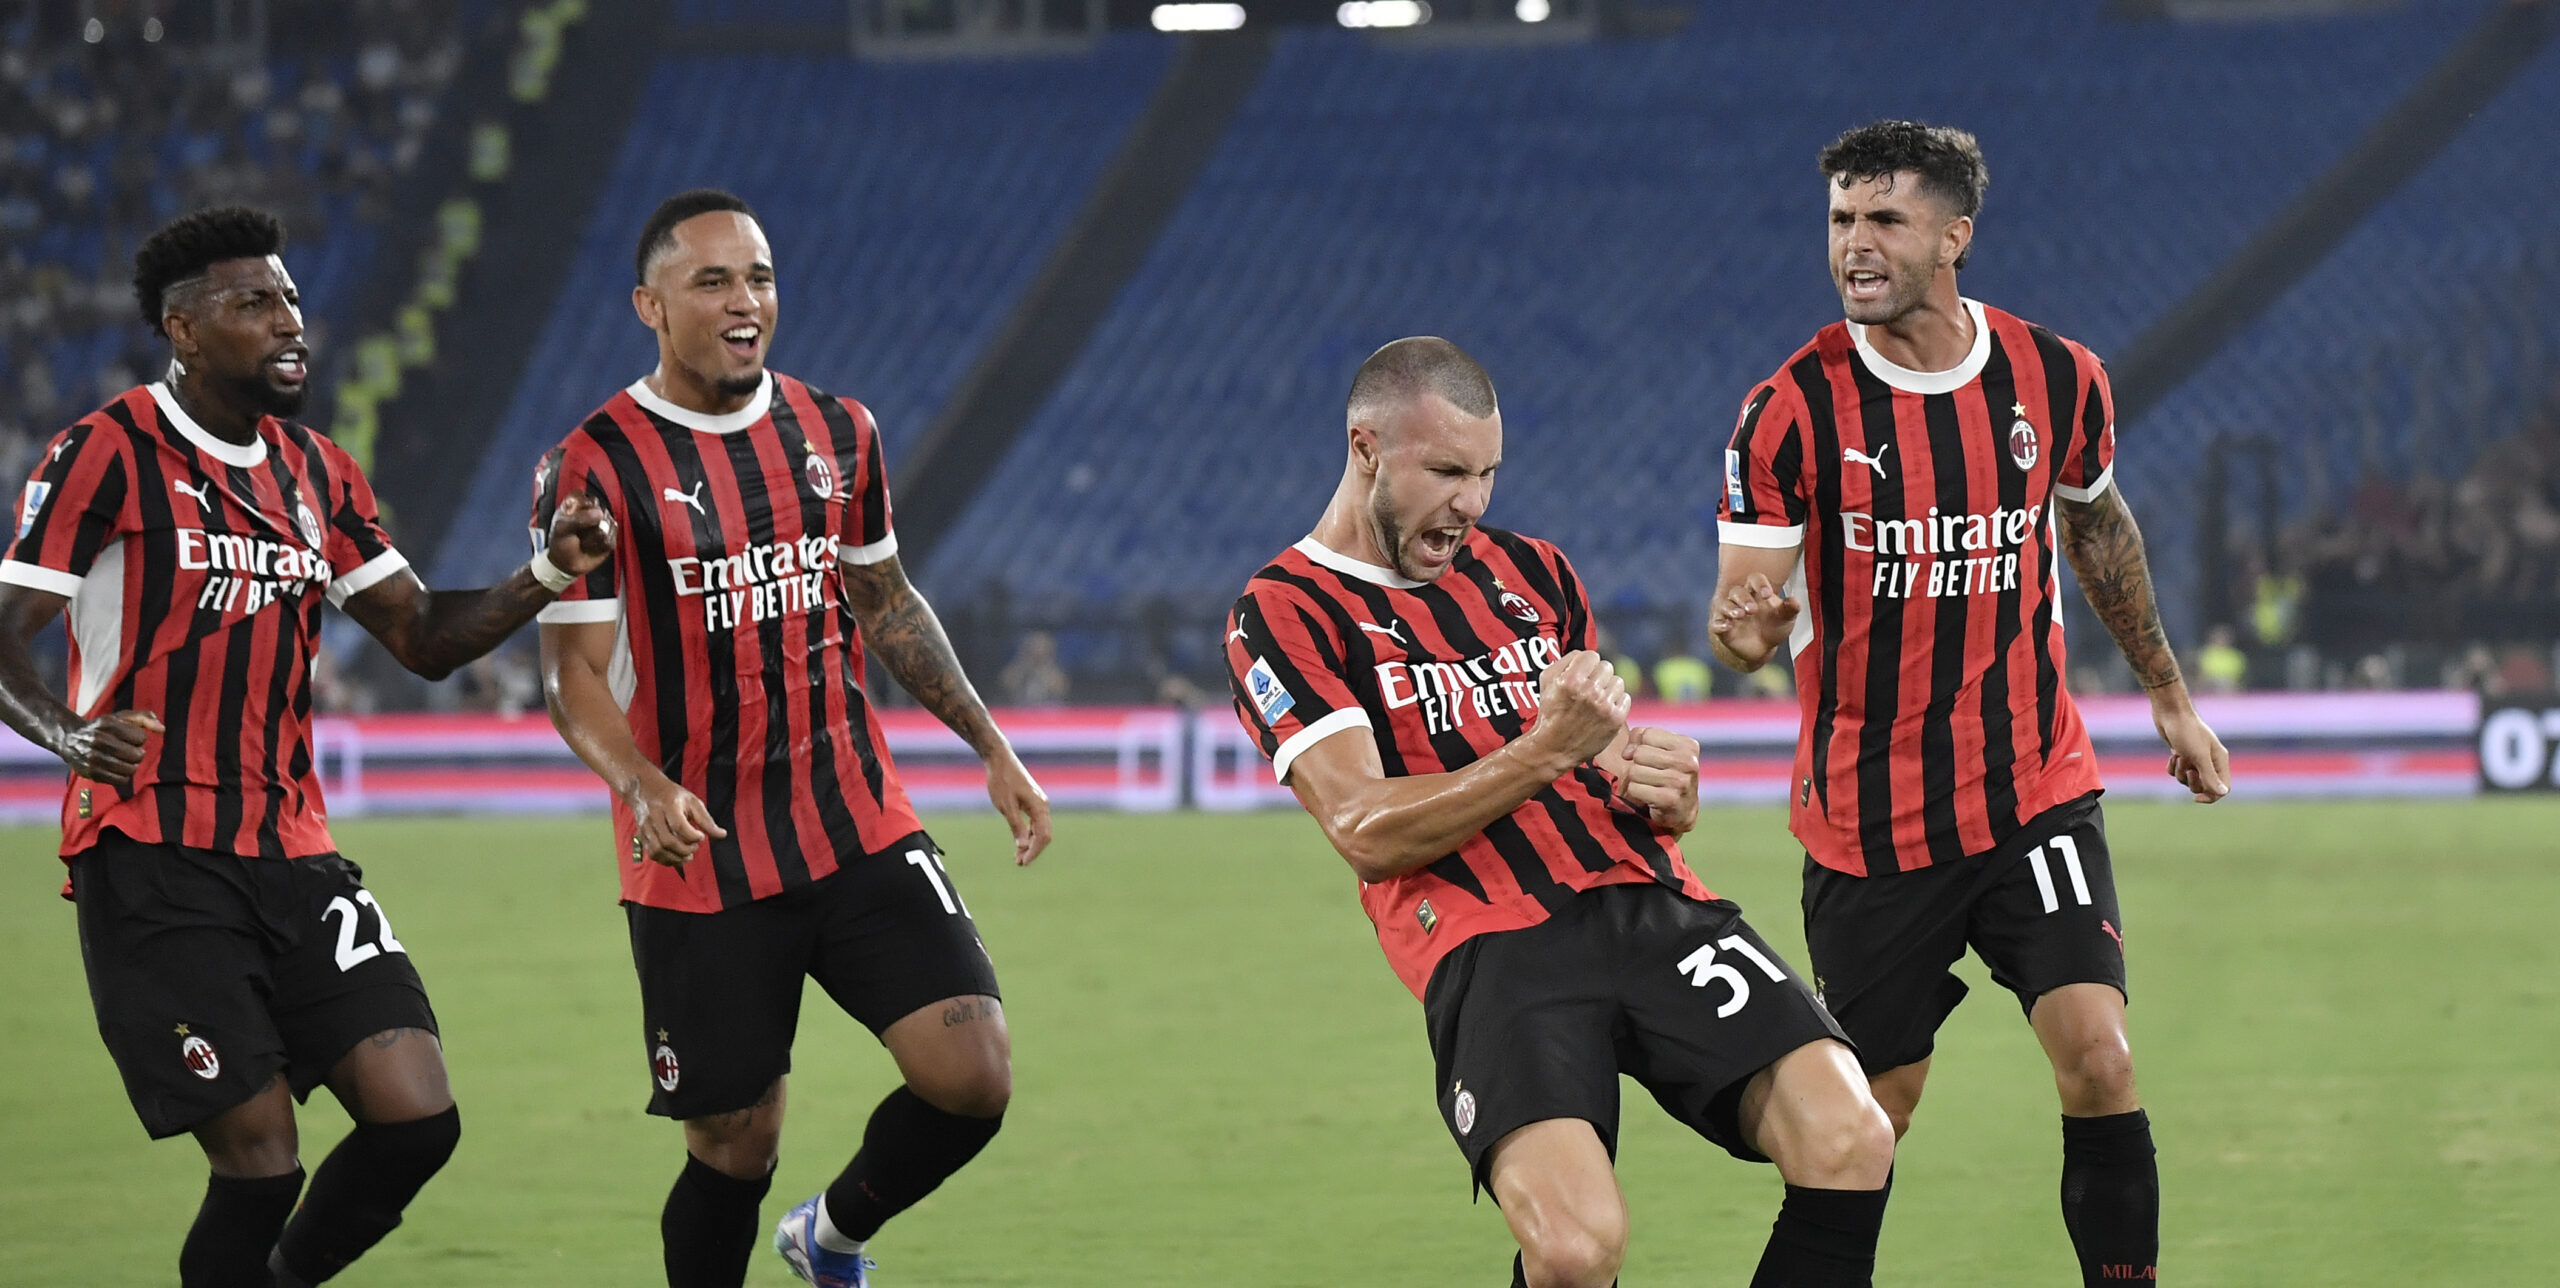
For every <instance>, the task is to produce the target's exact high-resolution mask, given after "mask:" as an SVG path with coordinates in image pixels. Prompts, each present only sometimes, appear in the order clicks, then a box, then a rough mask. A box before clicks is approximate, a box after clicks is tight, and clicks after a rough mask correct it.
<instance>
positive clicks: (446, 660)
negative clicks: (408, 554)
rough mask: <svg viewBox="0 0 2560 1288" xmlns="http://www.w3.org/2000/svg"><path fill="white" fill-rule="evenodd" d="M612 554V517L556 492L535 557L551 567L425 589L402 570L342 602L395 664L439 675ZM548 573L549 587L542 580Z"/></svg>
mask: <svg viewBox="0 0 2560 1288" xmlns="http://www.w3.org/2000/svg"><path fill="white" fill-rule="evenodd" d="M612 554H613V520H612V518H611V517H610V516H608V515H607V514H606V513H605V510H604V507H603V506H601V505H598V504H597V503H596V502H595V500H594V499H593V498H590V497H586V496H582V495H577V494H572V495H569V496H566V497H563V498H562V499H561V501H560V508H559V511H558V513H557V514H555V515H554V516H553V518H552V520H551V546H550V549H548V550H547V551H545V552H544V553H543V554H542V555H540V556H537V559H539V560H544V561H547V562H548V563H550V564H551V565H552V568H551V569H550V570H546V571H545V573H544V574H542V575H537V572H536V568H537V567H538V565H537V564H536V563H533V562H528V563H527V564H526V565H525V566H523V567H521V568H518V569H516V570H515V572H514V573H513V574H512V575H510V576H509V577H508V578H507V579H506V580H505V581H502V582H500V583H498V584H497V585H495V586H492V587H489V588H488V589H486V590H429V589H427V586H426V583H425V582H422V581H420V580H418V576H417V574H416V573H414V572H411V571H409V570H407V569H405V568H404V569H402V570H400V571H399V572H396V573H393V574H392V575H390V576H388V577H385V578H383V579H382V580H381V581H378V582H376V583H374V584H373V585H371V586H369V587H367V588H365V589H364V590H362V591H359V592H358V593H356V594H355V595H353V596H351V597H349V598H348V600H347V602H346V610H347V615H348V616H349V617H353V618H354V619H356V621H357V622H358V623H359V624H361V625H362V626H363V627H364V628H365V629H366V630H367V631H370V632H372V633H373V637H374V638H375V639H378V640H380V641H382V646H383V647H384V648H385V649H387V650H389V651H390V653H391V656H392V657H393V658H394V659H396V660H397V661H398V662H399V663H400V665H402V666H404V667H407V668H408V669H409V670H411V671H414V672H416V673H417V674H419V675H422V676H425V677H426V678H428V679H430V680H441V679H443V678H444V677H446V676H448V675H451V674H453V673H454V671H455V670H456V669H457V668H459V667H461V666H463V665H464V664H465V663H468V662H470V661H471V660H473V659H474V658H477V657H480V656H481V655H483V654H485V653H487V652H488V651H489V650H491V649H493V648H496V647H497V646H498V645H500V644H501V643H504V642H505V641H506V638H507V637H508V636H509V635H513V634H515V632H516V629H517V628H518V627H520V626H523V625H524V624H525V623H526V622H529V621H532V620H533V615H534V614H535V613H538V612H540V611H542V608H543V606H544V605H546V604H548V603H550V602H551V601H552V600H553V599H554V598H556V597H557V596H558V595H559V593H560V588H561V587H565V586H567V585H568V583H569V581H570V580H572V579H575V578H577V577H579V576H582V575H584V574H586V573H587V572H589V571H591V570H593V569H594V568H595V567H596V565H598V564H601V563H603V562H604V561H605V560H606V559H607V558H608V557H610V556H611V555H612ZM543 575H549V576H550V577H551V578H552V582H553V583H554V584H546V583H545V582H544V580H543Z"/></svg>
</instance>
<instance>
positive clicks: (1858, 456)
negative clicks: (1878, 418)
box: [1840, 443, 1893, 478]
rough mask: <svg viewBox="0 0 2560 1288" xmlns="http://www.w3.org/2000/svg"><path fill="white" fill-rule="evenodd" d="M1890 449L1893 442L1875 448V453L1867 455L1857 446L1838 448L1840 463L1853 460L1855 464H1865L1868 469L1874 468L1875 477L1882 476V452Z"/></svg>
mask: <svg viewBox="0 0 2560 1288" xmlns="http://www.w3.org/2000/svg"><path fill="white" fill-rule="evenodd" d="M1892 450H1893V444H1891V443H1887V444H1885V445H1884V446H1882V447H1879V448H1877V449H1876V454H1875V455H1873V456H1869V455H1867V454H1866V453H1865V452H1862V451H1859V450H1858V449H1857V448H1854V447H1843V448H1841V449H1840V463H1841V464H1843V465H1847V464H1849V463H1851V462H1853V461H1854V462H1856V463H1857V464H1860V465H1864V466H1866V467H1867V468H1868V469H1871V470H1874V471H1875V472H1876V477H1877V478H1883V477H1884V454H1885V453H1887V452H1890V451H1892Z"/></svg>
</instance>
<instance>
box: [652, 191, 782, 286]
mask: <svg viewBox="0 0 2560 1288" xmlns="http://www.w3.org/2000/svg"><path fill="white" fill-rule="evenodd" d="M719 210H734V211H736V212H737V213H739V214H742V215H745V216H746V217H747V218H749V219H755V220H756V222H757V223H759V224H761V223H763V222H764V221H763V220H761V219H756V212H755V208H754V207H752V206H749V205H748V204H747V203H746V200H745V198H742V197H740V196H738V195H737V194H736V193H733V192H723V191H721V190H720V189H718V188H693V189H689V190H687V191H684V192H679V193H677V194H676V195H674V196H672V197H669V198H667V199H666V200H664V201H661V202H659V203H658V208H657V209H656V210H655V211H652V212H650V215H649V222H647V223H645V224H642V225H640V249H639V250H638V252H637V253H635V254H634V255H633V256H632V257H631V267H632V271H633V274H634V280H636V281H638V282H639V283H641V284H642V285H646V284H647V283H648V281H649V261H651V260H653V259H656V258H657V257H658V256H659V255H661V254H663V253H665V252H667V251H671V250H674V249H675V248H676V225H677V224H680V223H683V222H684V221H686V220H688V219H691V218H693V217H694V216H695V215H707V214H710V213H712V212H714V211H719Z"/></svg>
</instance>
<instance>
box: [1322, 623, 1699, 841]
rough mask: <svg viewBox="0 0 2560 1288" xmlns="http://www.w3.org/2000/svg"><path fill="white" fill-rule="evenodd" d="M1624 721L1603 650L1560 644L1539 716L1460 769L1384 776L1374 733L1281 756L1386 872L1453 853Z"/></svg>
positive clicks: (1330, 828) (1329, 836) (1331, 824)
mask: <svg viewBox="0 0 2560 1288" xmlns="http://www.w3.org/2000/svg"><path fill="white" fill-rule="evenodd" d="M1626 725H1627V687H1626V685H1625V684H1624V683H1622V682H1621V681H1620V680H1619V679H1618V675H1617V672H1616V671H1614V670H1611V669H1610V667H1609V662H1608V659H1606V658H1603V657H1601V656H1600V655H1599V654H1597V653H1590V652H1573V653H1567V654H1565V655H1564V656H1563V657H1561V658H1559V659H1557V660H1556V662H1555V664H1554V665H1552V666H1549V667H1548V668H1547V669H1546V671H1545V672H1544V673H1543V674H1541V675H1540V676H1539V677H1538V722H1537V723H1536V724H1535V725H1533V726H1531V727H1530V729H1529V731H1528V732H1527V733H1525V734H1522V735H1521V736H1520V737H1518V738H1516V739H1514V740H1512V741H1511V742H1509V743H1506V744H1504V745H1503V746H1502V747H1501V748H1500V749H1498V750H1496V751H1495V752H1494V753H1493V754H1491V755H1489V756H1486V757H1484V758H1483V759H1481V760H1478V761H1476V762H1475V763H1474V764H1471V765H1469V766H1467V767H1466V768H1464V769H1460V770H1457V771H1455V772H1452V773H1446V774H1416V775H1413V776H1410V777H1405V778H1390V777H1388V776H1387V773H1386V767H1385V765H1384V764H1383V763H1382V762H1381V761H1380V760H1379V759H1378V747H1377V743H1376V742H1375V741H1374V740H1372V739H1370V738H1368V737H1361V736H1354V737H1343V736H1342V735H1341V734H1340V733H1337V734H1335V735H1333V736H1330V737H1325V738H1322V739H1320V740H1318V741H1317V742H1316V743H1315V744H1314V745H1312V746H1310V747H1308V748H1307V749H1306V750H1305V751H1302V752H1300V753H1298V757H1297V759H1296V760H1293V761H1291V762H1290V763H1289V790H1291V791H1293V792H1296V793H1297V794H1298V801H1299V803H1300V804H1303V805H1305V806H1306V807H1307V812H1308V813H1309V814H1311V815H1314V816H1315V820H1316V825H1317V826H1319V827H1321V828H1323V829H1324V835H1325V839H1326V840H1328V841H1331V842H1332V843H1333V848H1334V849H1335V851H1337V852H1338V853H1340V854H1341V855H1342V857H1343V859H1344V861H1346V862H1348V863H1349V864H1350V865H1351V870H1352V871H1353V872H1355V873H1358V874H1359V877H1360V879H1361V880H1362V881H1384V880H1387V879H1389V878H1391V877H1398V876H1402V875H1404V874H1405V873H1407V872H1411V871H1413V870H1414V869H1416V868H1419V867H1423V866H1426V865H1428V864H1430V863H1432V862H1434V861H1436V860H1438V859H1440V858H1441V857H1443V856H1445V855H1448V854H1450V853H1453V852H1454V851H1456V850H1457V849H1458V848H1459V847H1460V846H1463V845H1465V844H1466V843H1467V840H1468V839H1469V838H1470V837H1473V836H1474V835H1476V834H1477V833H1479V832H1482V831H1483V830H1484V829H1485V828H1486V827H1488V826H1490V825H1492V823H1493V821H1494V820H1496V819H1498V818H1501V817H1502V816H1503V815H1506V814H1509V813H1510V812H1511V811H1513V810H1516V809H1518V808H1520V807H1521V806H1522V805H1524V804H1526V803H1528V800H1529V798H1530V797H1532V796H1535V795H1537V794H1538V793H1539V792H1541V791H1544V790H1545V789H1546V788H1547V787H1548V786H1550V785H1552V784H1553V783H1554V782H1555V781H1556V780H1557V779H1559V778H1562V777H1564V776H1565V775H1566V774H1568V773H1571V772H1572V771H1573V768H1574V766H1576V765H1579V764H1581V763H1582V762H1584V761H1586V760H1590V759H1592V758H1593V757H1595V756H1598V755H1600V754H1601V753H1602V752H1603V751H1605V750H1607V749H1608V748H1609V747H1610V745H1611V744H1612V743H1614V742H1616V741H1617V739H1618V736H1619V735H1620V734H1621V733H1622V732H1624V731H1625V729H1626ZM1343 732H1344V733H1352V734H1358V733H1359V732H1360V730H1359V729H1358V727H1356V726H1354V727H1352V728H1348V729H1345V730H1344V731H1343ZM1692 764H1693V766H1694V764H1695V762H1694V760H1693V761H1692Z"/></svg>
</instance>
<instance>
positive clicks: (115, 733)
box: [57, 711, 169, 787]
mask: <svg viewBox="0 0 2560 1288" xmlns="http://www.w3.org/2000/svg"><path fill="white" fill-rule="evenodd" d="M167 732H169V730H168V728H167V727H166V726H164V725H162V724H161V723H160V717H158V716H155V715H153V714H151V713H150V712H148V711H110V712H108V713H107V714H105V715H102V716H100V717H98V718H97V719H95V720H92V721H90V722H89V723H87V724H84V725H82V726H80V727H79V728H77V729H74V730H72V731H71V732H70V734H69V735H67V736H65V737H64V738H63V740H62V746H61V747H59V748H58V749H57V751H58V752H59V754H60V755H61V756H62V763H63V764H66V765H69V766H70V767H71V772H72V773H75V774H78V775H79V776H81V777H82V778H86V779H89V780H91V781H93V782H101V783H113V784H116V785H117V786H119V787H121V786H123V785H124V784H125V783H126V782H127V781H129V780H130V779H132V777H133V771H135V770H137V769H140V768H141V767H142V753H143V751H144V749H145V747H146V746H147V745H148V744H149V743H150V741H151V735H153V734H155V733H167Z"/></svg>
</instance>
